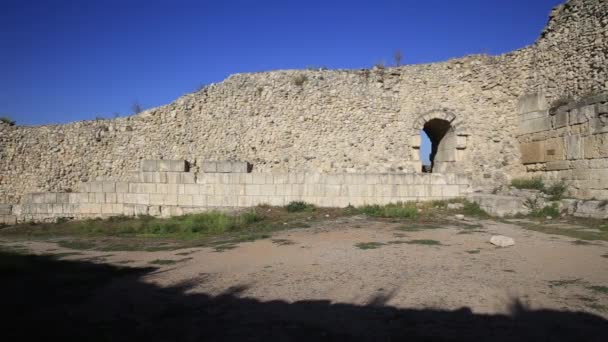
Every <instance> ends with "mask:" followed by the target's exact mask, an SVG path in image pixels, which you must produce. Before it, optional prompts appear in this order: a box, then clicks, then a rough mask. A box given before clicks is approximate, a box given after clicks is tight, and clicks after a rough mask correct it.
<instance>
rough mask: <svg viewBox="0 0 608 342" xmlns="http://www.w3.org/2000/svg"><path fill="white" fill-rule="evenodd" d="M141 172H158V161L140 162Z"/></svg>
mask: <svg viewBox="0 0 608 342" xmlns="http://www.w3.org/2000/svg"><path fill="white" fill-rule="evenodd" d="M141 170H142V171H149V172H154V171H158V161H157V160H142V162H141Z"/></svg>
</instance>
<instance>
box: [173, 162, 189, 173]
mask: <svg viewBox="0 0 608 342" xmlns="http://www.w3.org/2000/svg"><path fill="white" fill-rule="evenodd" d="M169 171H172V172H186V171H188V164H187V163H186V161H185V160H170V161H169Z"/></svg>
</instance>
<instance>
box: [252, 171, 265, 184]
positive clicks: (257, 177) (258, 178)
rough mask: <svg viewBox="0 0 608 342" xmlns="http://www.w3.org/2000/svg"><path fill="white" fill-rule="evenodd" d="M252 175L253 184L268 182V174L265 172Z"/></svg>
mask: <svg viewBox="0 0 608 342" xmlns="http://www.w3.org/2000/svg"><path fill="white" fill-rule="evenodd" d="M251 177H252V178H251V182H252V184H266V175H265V174H263V173H252V174H251Z"/></svg>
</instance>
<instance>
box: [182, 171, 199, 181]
mask: <svg viewBox="0 0 608 342" xmlns="http://www.w3.org/2000/svg"><path fill="white" fill-rule="evenodd" d="M180 183H183V184H194V183H195V181H194V173H191V172H183V173H181V179H180Z"/></svg>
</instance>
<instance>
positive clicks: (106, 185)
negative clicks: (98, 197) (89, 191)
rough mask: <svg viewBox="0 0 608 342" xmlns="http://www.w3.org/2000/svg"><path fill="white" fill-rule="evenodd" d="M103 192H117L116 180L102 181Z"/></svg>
mask: <svg viewBox="0 0 608 342" xmlns="http://www.w3.org/2000/svg"><path fill="white" fill-rule="evenodd" d="M101 186H102V190H103V192H116V182H110V181H105V182H102V183H101Z"/></svg>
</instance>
